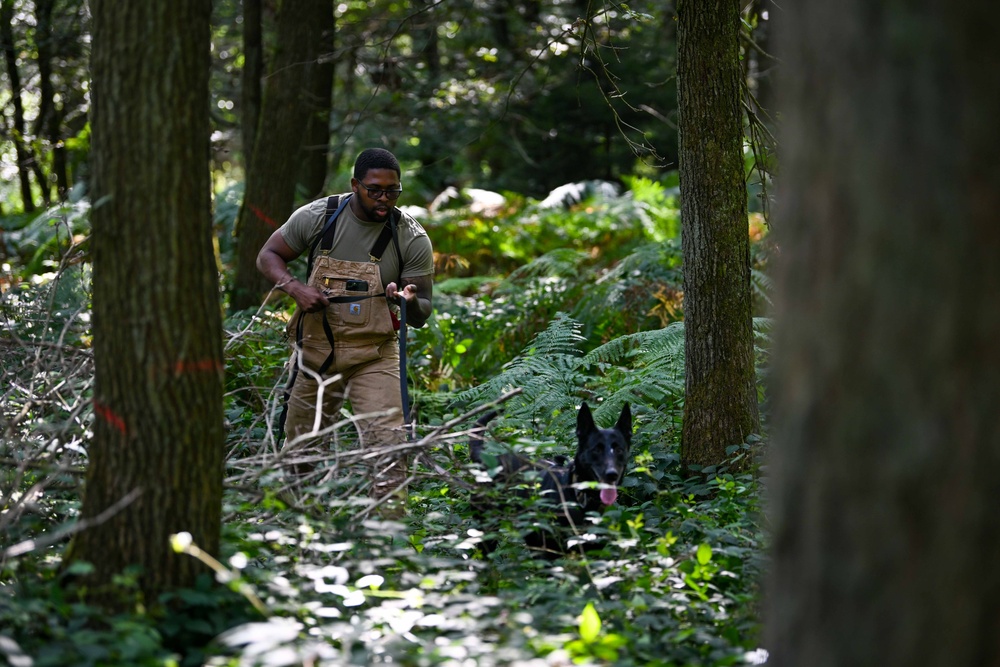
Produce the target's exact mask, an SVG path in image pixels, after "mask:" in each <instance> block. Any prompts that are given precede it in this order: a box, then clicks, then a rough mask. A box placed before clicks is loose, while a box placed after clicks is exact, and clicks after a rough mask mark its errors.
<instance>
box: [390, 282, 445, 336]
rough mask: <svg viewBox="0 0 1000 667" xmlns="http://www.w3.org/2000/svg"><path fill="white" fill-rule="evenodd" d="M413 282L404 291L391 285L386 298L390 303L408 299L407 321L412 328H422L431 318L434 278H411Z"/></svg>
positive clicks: (394, 284) (395, 285)
mask: <svg viewBox="0 0 1000 667" xmlns="http://www.w3.org/2000/svg"><path fill="white" fill-rule="evenodd" d="M410 280H412V281H413V282H412V283H410V284H409V285H407V286H406V287H404V288H403V289H402V291H401V290H400V289H399V286H398V285H397V284H396V283H389V284H388V285H386V288H385V296H386V298H388V300H389V302H390V303H399V301H400V299H406V321H407V323H408V324H409V325H410V326H413V327H416V328H418V329H419V328H420V327H422V326H424V323H425V322H426V321H427V318H428V317H430V316H431V297H432V295H433V293H434V284H433V281H432V276H430V275H426V276H416V277H414V278H410Z"/></svg>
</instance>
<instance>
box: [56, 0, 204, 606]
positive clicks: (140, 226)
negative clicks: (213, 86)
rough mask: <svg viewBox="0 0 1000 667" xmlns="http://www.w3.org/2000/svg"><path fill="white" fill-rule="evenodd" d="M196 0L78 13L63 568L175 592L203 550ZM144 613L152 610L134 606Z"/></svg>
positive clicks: (102, 581) (199, 18) (104, 5)
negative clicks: (81, 296) (85, 159)
mask: <svg viewBox="0 0 1000 667" xmlns="http://www.w3.org/2000/svg"><path fill="white" fill-rule="evenodd" d="M210 6H211V3H210V2H208V1H207V0H144V1H143V2H119V1H118V0H91V8H92V11H93V20H94V30H93V36H94V46H93V56H92V64H91V71H92V76H93V95H94V97H93V106H92V109H91V112H92V116H91V118H92V124H93V148H92V154H91V159H92V164H93V191H92V197H93V202H94V206H93V210H92V212H91V220H92V224H93V238H92V241H91V244H92V251H93V262H94V273H93V313H94V315H93V316H94V321H93V331H94V361H95V383H94V414H95V420H94V438H93V441H92V443H91V445H90V448H89V465H88V467H87V478H86V492H85V496H84V503H83V510H82V519H83V520H84V521H94V520H95V518H96V517H98V516H99V515H101V514H102V513H104V512H105V511H106V510H108V509H109V508H111V507H113V506H115V505H116V504H117V503H119V502H120V501H122V500H123V499H126V498H128V497H129V494H131V493H133V492H138V493H139V494H140V495H139V496H138V498H137V499H136V500H135V501H134V502H132V503H131V504H129V505H128V506H127V507H125V508H124V509H122V510H121V511H118V512H117V513H115V514H114V516H113V517H112V518H110V519H108V520H106V521H103V522H97V525H94V526H93V527H91V528H89V529H87V530H85V531H83V532H82V533H80V534H79V535H78V536H77V537H76V539H75V544H74V546H73V548H72V550H71V559H73V558H75V559H82V560H85V561H89V562H90V563H92V564H93V566H94V568H95V571H94V574H93V579H94V580H95V582H96V585H97V586H98V587H100V586H104V585H107V586H110V585H111V581H112V576H113V575H115V574H116V573H118V572H120V571H121V570H122V569H123V568H124V567H126V566H128V565H132V564H138V565H141V566H142V568H143V570H142V578H141V580H140V581H141V586H142V589H143V590H144V591H145V592H146V594H147V596H153V595H155V594H156V593H157V592H159V591H161V590H164V589H167V588H171V587H175V586H185V585H190V584H192V583H193V582H194V575H195V574H196V572H197V571H198V570H199V567H200V565H199V563H198V562H197V561H195V560H194V559H193V558H190V557H188V556H184V555H177V554H174V553H173V552H172V551H171V549H170V546H169V535H170V534H171V533H176V532H180V531H187V532H189V533H191V535H192V536H193V537H194V540H195V542H196V543H197V544H198V545H200V546H201V547H202V548H203V549H206V550H207V551H209V552H212V553H215V552H217V550H218V547H219V532H220V513H221V499H222V465H223V456H222V455H223V428H222V374H223V369H222V324H221V314H220V309H219V298H218V276H217V274H216V270H215V260H214V256H213V252H212V242H211V233H212V232H211V224H212V220H211V202H210V178H209V133H210V128H209V115H208V112H209V108H208V105H209V95H208V72H209V15H210ZM147 600H149V601H153V600H155V597H147Z"/></svg>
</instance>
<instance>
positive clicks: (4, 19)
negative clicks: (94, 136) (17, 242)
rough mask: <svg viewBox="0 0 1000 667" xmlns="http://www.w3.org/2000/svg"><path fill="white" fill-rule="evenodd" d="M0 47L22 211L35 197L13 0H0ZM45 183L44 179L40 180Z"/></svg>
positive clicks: (29, 208)
mask: <svg viewBox="0 0 1000 667" xmlns="http://www.w3.org/2000/svg"><path fill="white" fill-rule="evenodd" d="M0 49H2V50H3V58H4V62H5V64H6V65H7V77H8V80H9V81H10V95H11V106H12V107H13V109H14V119H13V123H14V127H13V132H12V133H11V134H12V137H11V139H12V140H13V142H14V153H15V155H16V156H17V176H18V180H19V182H20V185H21V201H22V206H23V209H24V212H25V213H32V212H34V210H35V200H34V197H33V196H32V194H31V176H30V172H31V163H32V162H33V161H34V158H33V157H32V155H31V151H30V149H29V148H28V146H27V144H26V143H25V134H24V128H25V122H24V102H23V101H22V100H21V93H22V91H21V73H20V71H19V70H18V67H17V47H16V45H15V44H14V0H2V2H0ZM41 186H42V187H45V183H44V182H43V183H42V184H41Z"/></svg>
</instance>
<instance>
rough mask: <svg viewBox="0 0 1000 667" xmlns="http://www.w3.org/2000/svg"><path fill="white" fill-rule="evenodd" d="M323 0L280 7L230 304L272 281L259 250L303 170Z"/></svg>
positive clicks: (248, 300) (240, 305) (286, 1)
mask: <svg viewBox="0 0 1000 667" xmlns="http://www.w3.org/2000/svg"><path fill="white" fill-rule="evenodd" d="M317 5H322V7H323V8H325V10H326V11H330V12H332V10H331V8H330V4H329V3H326V2H322V1H321V0H283V1H282V3H281V6H280V7H279V8H278V17H277V21H278V34H277V44H276V47H275V53H274V56H273V57H272V58H269V67H268V72H269V74H268V76H267V79H266V80H265V82H264V91H263V101H262V106H261V111H260V122H259V124H258V126H257V133H256V137H255V139H254V150H253V156H252V157H251V159H250V168H249V170H248V171H247V179H246V192H245V194H244V196H243V206H242V207H241V208H240V213H239V218H238V220H237V221H236V230H237V232H236V235H237V236H236V244H237V251H236V255H237V260H236V261H237V263H236V276H235V278H234V284H233V290H232V294H231V301H230V308H231V309H232V310H243V309H244V308H250V307H253V306H257V305H259V304H260V301H261V299H262V297H263V296H264V295H265V294H267V292H268V290H270V289H271V287H273V285H272V284H271V283H269V282H268V281H267V279H266V278H264V276H262V275H261V274H260V272H259V271H257V253H258V252H260V249H261V248H262V247H263V245H264V242H265V241H267V238H268V237H269V236H270V235H271V233H272V232H274V230H275V229H277V228H278V227H279V226H280V225H281V224H282V223H283V222H284V221H285V220H286V219H287V218H288V216H289V215H290V214H291V213H292V211H293V210H294V207H295V203H296V199H295V186H296V181H297V180H298V176H299V174H300V173H301V169H300V168H299V167H300V163H301V159H302V156H301V152H300V148H301V146H302V140H303V136H304V132H305V127H306V125H307V122H308V120H309V114H310V107H309V101H308V95H307V92H308V87H309V83H310V70H311V67H312V66H313V65H315V64H316V62H317V60H318V58H319V55H320V49H321V46H322V37H323V23H321V22H317V21H316V20H314V16H315V14H316V6H317Z"/></svg>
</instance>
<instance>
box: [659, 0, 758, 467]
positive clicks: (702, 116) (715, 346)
mask: <svg viewBox="0 0 1000 667" xmlns="http://www.w3.org/2000/svg"><path fill="white" fill-rule="evenodd" d="M739 10H740V5H739V3H738V2H737V0H681V1H680V2H678V7H677V95H678V102H679V127H678V131H679V139H680V186H681V244H682V251H683V255H684V330H685V344H684V352H685V392H684V394H685V397H684V401H685V402H684V425H683V431H682V438H681V460H682V463H684V464H685V465H692V464H695V465H700V466H706V465H717V464H720V463H723V462H725V461H726V460H727V458H728V457H727V454H726V448H727V447H728V446H730V445H738V444H741V443H742V442H744V440H745V439H746V437H747V436H748V435H750V434H751V433H754V432H755V431H757V430H758V428H759V417H758V410H757V391H756V385H755V378H754V356H753V320H752V313H751V299H750V238H749V234H748V231H747V191H746V183H745V181H744V176H743V128H742V118H743V116H742V111H741V107H740V77H741V75H742V68H741V66H740V59H739V55H740V54H739V42H738V39H739V29H740V13H739Z"/></svg>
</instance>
